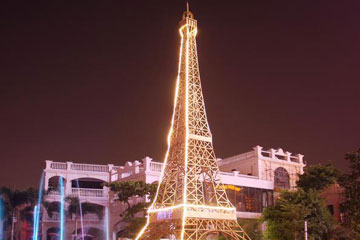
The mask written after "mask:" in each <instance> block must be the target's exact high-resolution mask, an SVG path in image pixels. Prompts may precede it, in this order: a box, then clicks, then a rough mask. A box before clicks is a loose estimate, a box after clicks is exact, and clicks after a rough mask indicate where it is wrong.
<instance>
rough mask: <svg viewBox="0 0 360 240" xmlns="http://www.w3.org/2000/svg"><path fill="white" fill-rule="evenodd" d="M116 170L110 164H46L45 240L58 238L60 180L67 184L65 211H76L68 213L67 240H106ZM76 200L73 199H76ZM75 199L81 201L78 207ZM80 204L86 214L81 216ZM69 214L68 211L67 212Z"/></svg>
mask: <svg viewBox="0 0 360 240" xmlns="http://www.w3.org/2000/svg"><path fill="white" fill-rule="evenodd" d="M116 168H117V167H116V166H114V165H112V164H109V165H93V164H81V163H73V162H53V161H49V160H47V161H46V167H45V169H44V190H45V196H44V204H43V214H42V229H41V231H42V236H43V238H42V239H46V240H52V239H58V236H59V222H60V213H59V205H60V189H59V178H60V177H62V178H63V181H64V195H65V196H64V198H65V199H66V200H65V211H67V210H69V209H70V208H72V209H75V211H74V210H73V212H75V214H72V215H71V216H70V215H69V214H66V220H65V239H76V240H77V239H81V234H84V237H85V238H84V239H94V240H95V239H96V240H103V239H106V238H105V236H106V231H105V230H106V224H107V222H106V217H105V216H106V212H107V210H108V208H109V190H108V188H107V187H106V186H104V184H105V183H108V182H110V179H109V176H110V172H111V171H114V170H115V169H116ZM74 197H75V200H74V199H73V200H72V199H71V198H74ZM76 199H79V203H78V204H77V201H76ZM80 204H81V206H82V208H83V209H84V211H86V214H84V215H83V216H82V217H81V216H79V214H78V213H76V212H77V211H80V210H79V209H80ZM67 212H68V211H67Z"/></svg>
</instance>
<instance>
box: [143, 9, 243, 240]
mask: <svg viewBox="0 0 360 240" xmlns="http://www.w3.org/2000/svg"><path fill="white" fill-rule="evenodd" d="M179 32H180V36H181V41H180V54H179V70H178V77H177V80H176V92H175V101H174V110H173V115H172V120H171V127H170V131H169V134H168V149H167V152H166V155H165V160H164V164H163V169H162V171H161V175H160V180H159V185H158V189H157V192H156V195H155V200H154V202H153V204H152V205H151V206H150V208H149V209H148V218H147V223H146V225H145V227H144V228H143V229H142V230H141V232H140V233H139V235H138V236H137V237H136V240H158V239H161V238H164V237H165V238H168V239H179V240H198V239H206V238H207V236H208V235H211V234H214V233H218V234H222V235H225V236H227V237H229V238H230V239H232V240H250V238H249V237H248V235H247V234H246V233H245V232H244V230H243V229H242V228H241V227H240V226H239V225H238V223H237V221H236V209H235V208H234V206H233V205H232V204H231V202H230V201H229V199H228V197H227V194H226V191H225V188H224V186H223V184H222V183H221V181H220V170H219V167H218V164H217V158H216V156H215V152H214V148H213V144H212V134H211V132H210V128H209V124H208V121H207V116H206V110H205V104H204V97H203V94H202V87H201V81H200V70H199V63H198V56H197V49H196V34H197V21H196V20H195V19H194V15H193V14H192V13H191V12H190V11H189V3H188V2H187V11H186V12H184V14H183V19H182V21H181V22H180V28H179Z"/></svg>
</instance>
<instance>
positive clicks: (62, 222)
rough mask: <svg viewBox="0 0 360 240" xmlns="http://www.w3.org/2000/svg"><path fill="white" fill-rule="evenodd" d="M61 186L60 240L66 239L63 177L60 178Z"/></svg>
mask: <svg viewBox="0 0 360 240" xmlns="http://www.w3.org/2000/svg"><path fill="white" fill-rule="evenodd" d="M59 188H60V240H65V238H64V237H65V236H64V235H65V193H64V180H63V177H61V176H60V178H59Z"/></svg>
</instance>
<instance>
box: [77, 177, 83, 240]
mask: <svg viewBox="0 0 360 240" xmlns="http://www.w3.org/2000/svg"><path fill="white" fill-rule="evenodd" d="M76 185H77V188H78V191H77V193H78V198H79V208H80V224H81V240H83V239H84V236H85V235H84V219H83V211H82V206H81V200H80V185H79V179H78V177H77V176H76ZM76 233H77V229H76Z"/></svg>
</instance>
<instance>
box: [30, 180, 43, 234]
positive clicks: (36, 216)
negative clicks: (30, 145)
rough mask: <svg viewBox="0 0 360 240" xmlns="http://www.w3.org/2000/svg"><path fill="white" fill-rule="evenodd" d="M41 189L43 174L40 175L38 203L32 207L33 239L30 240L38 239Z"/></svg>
mask: <svg viewBox="0 0 360 240" xmlns="http://www.w3.org/2000/svg"><path fill="white" fill-rule="evenodd" d="M43 188H44V173H42V174H41V179H40V185H39V194H38V201H37V205H36V206H35V207H34V213H33V215H34V216H33V238H32V239H33V240H38V239H39V226H40V216H41V203H42V196H43Z"/></svg>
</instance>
